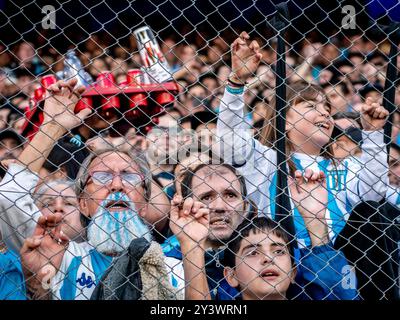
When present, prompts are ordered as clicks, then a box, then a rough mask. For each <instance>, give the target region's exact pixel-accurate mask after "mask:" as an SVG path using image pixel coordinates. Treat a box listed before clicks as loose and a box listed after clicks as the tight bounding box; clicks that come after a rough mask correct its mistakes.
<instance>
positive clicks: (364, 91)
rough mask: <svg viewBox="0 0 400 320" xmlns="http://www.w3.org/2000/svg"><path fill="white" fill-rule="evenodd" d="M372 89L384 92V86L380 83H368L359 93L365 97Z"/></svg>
mask: <svg viewBox="0 0 400 320" xmlns="http://www.w3.org/2000/svg"><path fill="white" fill-rule="evenodd" d="M371 91H376V92H379V93H382V92H383V87H382V86H381V85H380V84H379V83H374V84H367V85H366V86H364V87H363V88H362V89H360V91H359V93H360V96H361V97H363V98H364V99H365V96H366V95H367V94H368V93H369V92H371Z"/></svg>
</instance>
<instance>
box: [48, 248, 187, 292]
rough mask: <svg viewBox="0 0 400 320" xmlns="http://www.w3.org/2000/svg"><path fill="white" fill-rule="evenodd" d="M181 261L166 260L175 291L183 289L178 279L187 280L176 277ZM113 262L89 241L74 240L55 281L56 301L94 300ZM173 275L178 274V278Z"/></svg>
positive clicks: (53, 288)
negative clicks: (78, 241)
mask: <svg viewBox="0 0 400 320" xmlns="http://www.w3.org/2000/svg"><path fill="white" fill-rule="evenodd" d="M179 262H180V261H179V260H177V259H174V258H170V257H165V263H166V267H167V270H168V274H169V279H170V282H171V284H172V285H173V286H174V287H175V288H178V287H180V286H181V284H180V283H178V282H177V280H176V279H183V275H181V274H178V275H177V274H176V272H179V270H178V269H177V270H175V268H174V267H175V266H176V265H178V264H179ZM111 263H112V258H111V257H109V256H106V255H104V254H102V253H100V252H98V251H97V250H96V249H94V248H93V247H92V246H91V245H89V244H88V243H87V242H84V243H76V242H72V241H71V242H70V243H69V245H68V249H67V251H66V252H65V254H64V257H63V260H62V262H61V266H60V269H59V271H58V272H57V274H56V275H55V276H54V278H53V279H52V282H51V283H52V286H51V290H52V293H53V299H57V300H88V299H90V297H91V295H92V293H93V291H94V288H95V287H96V285H97V284H98V283H99V281H100V279H101V277H102V276H103V274H104V272H105V271H106V270H107V268H108V267H109V266H110V265H111ZM172 274H175V277H173V276H172Z"/></svg>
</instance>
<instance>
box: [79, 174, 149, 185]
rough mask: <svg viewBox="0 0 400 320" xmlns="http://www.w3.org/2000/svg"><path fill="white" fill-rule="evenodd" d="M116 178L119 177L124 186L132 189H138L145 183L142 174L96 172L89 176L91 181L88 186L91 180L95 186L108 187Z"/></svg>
mask: <svg viewBox="0 0 400 320" xmlns="http://www.w3.org/2000/svg"><path fill="white" fill-rule="evenodd" d="M115 176H119V177H120V178H121V180H122V183H123V184H124V185H128V186H131V187H138V186H139V185H141V184H142V183H143V180H144V177H143V175H141V174H140V173H133V172H122V173H119V174H117V173H115V172H107V171H95V172H92V173H90V174H89V179H88V181H87V182H86V184H87V183H88V182H89V180H90V178H91V179H92V181H93V183H94V184H95V185H98V186H107V185H109V184H110V183H111V182H112V181H113V179H114V177H115Z"/></svg>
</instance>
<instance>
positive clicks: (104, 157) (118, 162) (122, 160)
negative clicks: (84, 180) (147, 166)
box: [88, 152, 138, 171]
mask: <svg viewBox="0 0 400 320" xmlns="http://www.w3.org/2000/svg"><path fill="white" fill-rule="evenodd" d="M88 169H89V171H98V170H104V171H128V170H129V171H138V166H137V164H136V163H135V162H134V161H133V160H132V159H131V158H130V157H129V156H128V155H127V154H125V153H122V152H107V153H103V154H101V155H100V156H98V157H96V158H95V159H94V160H93V161H92V162H91V163H90V165H89V168H88Z"/></svg>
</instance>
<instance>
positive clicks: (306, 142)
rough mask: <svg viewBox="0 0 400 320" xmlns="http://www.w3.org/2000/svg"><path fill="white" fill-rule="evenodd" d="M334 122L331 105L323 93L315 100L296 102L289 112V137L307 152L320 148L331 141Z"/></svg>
mask: <svg viewBox="0 0 400 320" xmlns="http://www.w3.org/2000/svg"><path fill="white" fill-rule="evenodd" d="M333 124H334V123H333V120H332V117H331V116H330V107H329V105H328V104H327V101H326V99H325V98H324V97H323V96H322V95H319V96H318V97H317V98H316V99H315V100H314V101H301V102H299V103H296V104H294V105H292V106H291V107H290V108H289V109H288V112H287V121H286V131H287V132H288V138H289V140H290V141H291V143H292V144H294V145H295V147H296V149H299V148H300V149H302V150H303V152H305V153H308V152H313V151H314V150H319V149H320V148H322V147H323V146H325V145H326V144H327V143H328V142H329V141H330V137H331V135H332V131H333Z"/></svg>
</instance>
